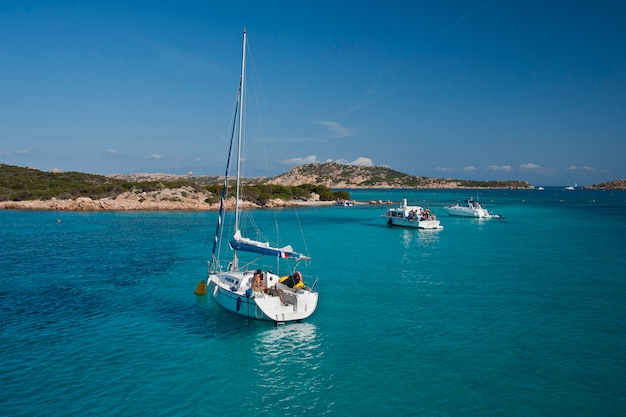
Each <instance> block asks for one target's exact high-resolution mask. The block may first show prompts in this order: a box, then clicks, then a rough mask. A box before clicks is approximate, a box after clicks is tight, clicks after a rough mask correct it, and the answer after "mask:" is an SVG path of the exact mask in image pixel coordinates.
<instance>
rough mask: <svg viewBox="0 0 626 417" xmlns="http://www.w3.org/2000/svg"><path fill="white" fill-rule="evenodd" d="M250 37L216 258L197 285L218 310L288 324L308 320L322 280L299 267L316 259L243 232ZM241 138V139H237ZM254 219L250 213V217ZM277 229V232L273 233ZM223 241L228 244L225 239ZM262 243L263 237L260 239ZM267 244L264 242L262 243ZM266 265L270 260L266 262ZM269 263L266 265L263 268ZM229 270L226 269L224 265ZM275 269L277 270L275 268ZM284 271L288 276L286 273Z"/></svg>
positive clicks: (254, 232)
mask: <svg viewBox="0 0 626 417" xmlns="http://www.w3.org/2000/svg"><path fill="white" fill-rule="evenodd" d="M246 46H247V36H246V30H245V29H244V33H243V55H242V64H241V80H240V83H239V89H238V95H237V107H236V109H235V110H236V111H235V113H236V114H235V120H234V122H233V124H232V126H233V131H232V132H231V133H232V134H231V139H230V148H229V157H228V160H227V162H226V174H225V176H224V187H223V193H222V198H221V202H220V210H219V215H218V220H217V227H216V231H215V237H214V239H213V253H212V256H211V261H210V262H209V269H208V277H207V279H206V281H205V280H203V281H200V282H199V283H198V286H197V288H196V294H198V295H203V294H206V293H207V292H208V293H209V294H211V296H212V297H213V299H214V300H215V301H216V302H217V304H218V305H219V306H221V307H222V308H224V309H225V310H226V311H228V312H231V313H233V314H236V315H238V316H242V317H246V318H248V319H253V320H261V321H273V322H275V323H285V322H290V321H299V320H303V319H306V318H307V317H309V316H311V314H313V313H314V312H315V309H316V308H317V300H318V293H317V291H316V289H315V288H316V284H317V278H316V279H315V280H314V283H313V284H312V285H311V286H309V285H306V284H305V282H304V281H305V279H304V277H303V276H302V274H301V272H300V271H297V267H298V266H299V265H300V263H301V262H302V261H304V262H305V263H307V264H308V263H309V262H310V261H311V258H310V257H309V256H307V255H304V254H301V253H298V252H295V251H294V250H293V249H292V247H291V246H281V247H279V246H278V245H275V244H272V243H270V242H264V241H260V240H252V239H249V238H246V237H244V235H243V233H242V230H240V223H241V224H243V222H242V221H240V216H243V214H244V212H243V210H240V193H241V192H242V190H241V188H242V187H241V178H240V172H241V170H240V164H241V161H242V156H241V150H242V149H243V147H242V132H243V130H244V129H243V116H242V115H243V107H244V89H245V73H246V72H245V62H246ZM235 138H236V140H235ZM234 144H236V146H237V149H236V155H237V158H236V162H237V167H236V168H237V175H236V187H235V193H236V196H235V213H234V233H233V235H232V237H231V238H230V239H228V237H226V236H224V235H227V233H223V230H222V229H223V224H224V220H225V207H224V203H225V201H226V199H227V193H228V190H229V187H228V184H229V180H230V179H231V177H229V166H230V157H231V155H232V154H233V145H234ZM245 214H247V215H248V216H251V213H250V212H245ZM245 223H246V224H249V225H250V229H253V228H255V227H256V222H254V221H249V222H245ZM245 232H246V233H247V234H248V235H253V236H264V235H263V234H262V233H261V232H260V231H259V230H257V229H254V230H245ZM274 232H275V230H273V233H274ZM223 236H224V239H222V237H223ZM257 239H258V238H257ZM262 239H264V238H262ZM226 244H228V246H230V249H231V250H232V258H230V259H227V260H222V259H221V252H222V249H224V250H225V251H226ZM264 260H265V261H264ZM262 262H267V263H265V264H264V263H262ZM224 265H226V266H224ZM274 268H276V271H274V270H273V269H274ZM281 271H283V273H281Z"/></svg>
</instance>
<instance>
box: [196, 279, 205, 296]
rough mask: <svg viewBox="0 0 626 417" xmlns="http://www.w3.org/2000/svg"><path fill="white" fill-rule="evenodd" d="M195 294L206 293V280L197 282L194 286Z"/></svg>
mask: <svg viewBox="0 0 626 417" xmlns="http://www.w3.org/2000/svg"><path fill="white" fill-rule="evenodd" d="M195 294H196V295H204V294H206V281H200V282H198V286H197V287H196V291H195Z"/></svg>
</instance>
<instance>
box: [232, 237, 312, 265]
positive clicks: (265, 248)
mask: <svg viewBox="0 0 626 417" xmlns="http://www.w3.org/2000/svg"><path fill="white" fill-rule="evenodd" d="M228 243H229V244H230V247H231V248H232V249H233V250H237V251H243V252H252V253H259V254H261V255H270V256H276V257H278V258H292V259H299V260H306V261H308V260H310V259H311V258H309V257H308V256H306V255H303V254H301V253H298V252H294V251H293V248H292V247H291V246H290V245H288V246H285V247H282V248H274V247H272V246H270V244H269V243H268V242H259V241H256V240H252V239H248V238H245V237H242V236H241V232H240V231H239V230H237V231H236V232H235V236H233V239H231V240H230V241H229V242H228Z"/></svg>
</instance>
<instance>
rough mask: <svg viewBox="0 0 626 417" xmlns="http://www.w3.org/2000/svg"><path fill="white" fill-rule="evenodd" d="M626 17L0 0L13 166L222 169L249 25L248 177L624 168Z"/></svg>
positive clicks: (572, 8)
mask: <svg viewBox="0 0 626 417" xmlns="http://www.w3.org/2000/svg"><path fill="white" fill-rule="evenodd" d="M625 18H626V6H624V5H623V3H622V2H617V1H533V0H529V1H526V0H508V1H507V0H501V1H495V0H492V1H472V0H465V1H441V2H437V1H420V0H414V1H390V2H371V1H341V0H334V1H326V0H322V1H309V2H304V1H303V2H300V1H272V0H266V1H263V2H261V1H240V2H227V1H223V2H209V1H185V0H178V1H132V0H126V1H114V0H112V1H28V0H23V1H7V0H0V39H1V41H0V68H1V69H0V162H1V163H6V164H11V165H18V166H28V167H33V168H37V169H41V170H53V169H59V170H63V171H81V172H89V173H97V174H113V173H133V172H167V173H175V174H185V173H187V172H190V171H191V172H193V173H194V174H195V175H221V174H222V173H223V170H224V160H225V153H226V141H227V137H228V132H229V127H230V124H231V115H232V109H233V105H234V100H235V93H236V87H237V83H238V79H239V68H240V59H241V57H240V53H241V40H242V29H243V27H244V26H245V27H247V32H248V37H249V44H250V52H251V58H250V61H249V65H248V68H252V70H251V73H252V72H253V74H254V75H253V77H255V79H258V80H259V81H260V82H259V83H258V85H259V87H256V90H253V89H252V87H249V91H251V94H250V96H249V98H250V97H252V96H253V94H252V92H253V91H258V92H259V94H256V93H255V94H254V96H255V97H257V98H255V100H257V102H259V103H261V105H260V106H259V107H261V108H263V109H264V110H263V112H264V113H263V115H264V117H265V118H264V119H263V122H262V130H258V129H257V130H253V129H252V128H250V130H249V131H248V132H247V133H248V135H247V136H248V138H249V139H248V142H247V144H246V155H247V156H248V157H249V161H248V162H247V163H246V172H245V175H246V176H258V175H261V176H273V175H277V174H279V173H282V172H285V171H287V170H289V169H290V168H291V167H293V166H294V165H298V164H302V163H306V162H326V161H337V162H343V163H354V164H362V165H383V166H388V167H390V168H392V169H395V170H398V171H401V172H405V173H409V174H412V175H422V176H428V177H445V178H447V177H451V178H460V179H473V180H490V179H519V180H527V181H529V182H531V183H532V184H534V185H565V184H567V185H569V184H573V183H574V182H577V183H578V184H579V185H589V184H595V183H599V182H603V181H610V180H614V179H620V178H626V53H625V52H624V51H626V25H624V21H625ZM249 78H250V79H252V76H250V77H249ZM254 111H256V110H254ZM254 111H253V110H252V105H250V104H249V105H248V114H249V115H251V114H252V113H253V112H254ZM251 117H252V116H249V118H251ZM257 125H258V123H257ZM257 139H258V140H257ZM251 156H252V157H251Z"/></svg>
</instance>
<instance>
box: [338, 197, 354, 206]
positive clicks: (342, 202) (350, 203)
mask: <svg viewBox="0 0 626 417" xmlns="http://www.w3.org/2000/svg"><path fill="white" fill-rule="evenodd" d="M333 205H335V206H343V207H352V206H353V205H354V201H352V200H343V199H337V200H335V202H334V203H333Z"/></svg>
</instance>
